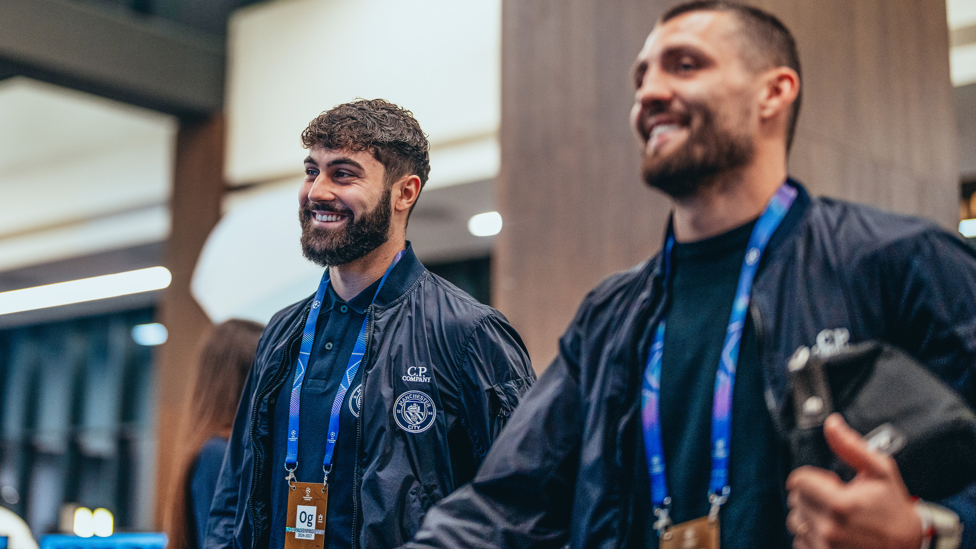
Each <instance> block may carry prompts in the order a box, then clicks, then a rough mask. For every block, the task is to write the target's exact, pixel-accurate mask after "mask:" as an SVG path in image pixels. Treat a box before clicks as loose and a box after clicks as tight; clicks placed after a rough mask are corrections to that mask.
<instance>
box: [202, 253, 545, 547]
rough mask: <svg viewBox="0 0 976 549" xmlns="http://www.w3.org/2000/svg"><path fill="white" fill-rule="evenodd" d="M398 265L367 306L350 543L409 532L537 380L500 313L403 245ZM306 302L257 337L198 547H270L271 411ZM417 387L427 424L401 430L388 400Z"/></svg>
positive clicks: (461, 478)
mask: <svg viewBox="0 0 976 549" xmlns="http://www.w3.org/2000/svg"><path fill="white" fill-rule="evenodd" d="M401 264H402V265H403V266H405V267H407V268H408V269H409V271H408V272H409V274H408V275H407V276H406V277H402V278H403V282H402V283H400V286H399V287H396V290H397V291H396V292H393V293H392V295H397V296H398V297H396V298H395V299H391V300H388V301H385V302H380V301H379V300H377V302H375V303H373V304H372V305H370V308H369V309H368V312H367V315H368V320H367V322H368V329H367V334H368V335H367V338H368V339H367V343H366V355H365V357H364V359H363V363H362V364H363V366H362V371H363V381H362V387H363V391H362V405H361V406H362V408H361V409H362V413H361V414H360V418H359V420H358V421H357V431H358V432H357V433H356V437H357V445H356V453H357V455H358V456H359V459H358V461H357V463H356V467H355V485H356V486H358V489H357V490H355V491H354V493H353V501H354V511H353V513H354V515H353V516H354V524H356V525H357V526H358V535H354V536H353V547H368V548H370V549H372V548H382V547H396V546H398V545H400V544H402V543H404V542H406V541H407V540H409V539H410V538H411V537H412V536H413V534H414V533H415V532H416V531H417V529H418V528H419V527H420V524H421V522H422V520H423V518H424V514H425V513H426V512H427V510H428V509H429V508H430V507H431V506H432V505H433V504H434V503H436V502H437V501H438V500H440V499H442V498H443V497H445V496H446V495H448V494H450V493H451V492H452V491H454V490H455V489H456V488H457V487H458V486H460V485H462V484H464V483H465V482H468V481H470V480H471V478H472V477H473V476H474V473H475V471H476V470H477V468H478V466H479V465H480V464H481V462H482V461H483V459H484V457H485V455H486V454H487V452H488V448H489V446H491V444H492V442H493V441H494V440H495V437H496V436H497V435H498V433H499V431H500V430H501V428H502V426H503V425H504V424H505V423H506V421H507V420H508V418H509V417H510V416H511V414H512V411H513V410H514V409H515V406H516V404H517V403H518V401H519V399H520V398H521V396H522V395H523V394H524V393H525V391H526V390H527V389H528V388H529V386H531V385H532V383H533V382H534V381H535V374H534V373H533V370H532V366H531V364H530V363H529V357H528V354H527V352H526V350H525V345H524V344H523V343H522V340H521V338H520V337H519V335H518V333H517V332H516V331H515V330H514V329H513V328H512V327H511V326H510V325H509V324H508V321H507V320H506V319H505V318H504V317H503V316H502V315H501V314H500V313H498V311H495V310H494V309H492V308H491V307H488V306H486V305H482V304H481V303H478V302H477V301H476V300H475V299H473V298H472V297H471V296H469V295H467V294H466V293H464V292H462V291H461V290H459V289H458V288H456V287H455V286H453V285H451V284H450V283H449V282H447V281H445V280H444V279H442V278H440V277H438V276H436V275H434V274H433V273H431V272H430V271H428V270H427V269H425V268H424V266H423V265H422V264H421V263H420V261H419V260H418V259H417V257H416V256H415V255H414V253H413V250H412V248H410V247H409V245H408V248H407V253H406V254H404V256H403V258H402V259H401ZM400 267H401V266H400V265H398V268H400ZM391 284H396V283H394V282H392V279H391V280H390V281H388V282H387V285H388V287H390V285H391ZM383 293H384V294H388V292H387V288H384V291H383ZM311 301H312V297H309V298H307V299H305V300H303V301H301V302H299V303H296V304H294V305H292V306H290V307H288V308H286V309H284V310H282V311H280V312H278V313H277V314H276V315H275V316H274V318H273V319H272V320H271V322H270V323H269V324H268V327H267V328H266V329H265V330H264V333H263V335H262V336H261V340H260V342H259V343H258V349H257V354H256V357H255V361H254V368H253V370H252V371H251V374H250V377H249V378H248V381H247V383H246V385H245V387H244V391H243V396H242V398H241V402H240V406H239V410H238V413H237V418H236V420H235V422H234V430H233V433H232V435H231V439H230V444H229V445H228V450H227V453H226V454H225V456H224V462H223V465H222V468H221V473H220V479H219V481H218V483H217V489H216V493H215V495H214V501H213V506H212V507H211V510H210V518H209V522H208V524H207V532H208V537H207V543H206V546H205V547H206V549H227V548H241V549H252V548H259V547H266V546H267V545H268V539H269V535H270V533H269V529H270V514H269V510H268V505H269V502H270V496H269V477H270V473H269V471H270V468H271V467H281V466H282V464H280V463H269V462H268V461H269V459H270V456H271V445H270V433H269V432H268V431H269V429H270V426H271V424H272V418H271V416H270V414H269V409H270V407H271V406H273V405H274V402H272V400H273V399H274V398H275V395H277V394H278V390H279V389H280V388H281V386H282V384H284V383H287V382H290V381H291V380H290V379H286V378H288V377H289V376H288V375H287V374H288V373H289V372H290V371H291V366H292V365H293V363H294V361H295V357H296V355H297V354H298V347H299V340H300V339H301V335H302V329H303V326H304V323H305V319H306V317H307V316H308V313H309V310H310V304H311ZM415 366H425V367H427V371H426V372H425V374H426V375H425V376H423V377H422V378H416V376H414V377H411V376H410V375H408V373H409V372H408V369H410V371H414V369H412V368H411V367H415ZM417 390H420V391H422V392H424V393H425V394H426V395H427V396H429V397H430V398H431V399H432V400H433V403H434V408H435V410H436V414H435V418H434V424H433V426H431V427H430V428H427V429H425V430H423V431H422V432H409V433H408V432H406V431H405V430H404V429H402V428H400V427H399V426H398V424H397V419H396V417H395V410H394V402H395V401H396V400H397V398H398V397H400V396H401V395H403V394H404V393H407V392H409V391H417ZM285 405H287V403H285Z"/></svg>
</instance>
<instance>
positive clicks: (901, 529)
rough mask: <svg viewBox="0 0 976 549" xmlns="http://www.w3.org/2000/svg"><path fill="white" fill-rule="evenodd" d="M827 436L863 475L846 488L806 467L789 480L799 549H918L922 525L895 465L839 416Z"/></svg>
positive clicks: (790, 522)
mask: <svg viewBox="0 0 976 549" xmlns="http://www.w3.org/2000/svg"><path fill="white" fill-rule="evenodd" d="M824 437H825V438H826V439H827V444H828V445H830V449H831V450H833V452H834V453H835V454H837V457H839V458H840V459H841V460H843V461H844V463H846V464H848V465H849V466H851V468H853V469H854V470H855V471H856V472H857V475H856V476H855V477H854V478H853V479H852V480H851V481H850V482H848V483H844V482H843V481H842V480H841V479H840V478H839V477H838V476H837V475H836V474H834V473H833V472H832V471H825V470H823V469H818V468H816V467H800V468H798V469H796V470H795V471H793V472H792V473H791V474H790V476H789V478H788V479H787V480H786V489H787V490H789V497H788V498H787V505H788V506H789V508H790V514H789V516H788V517H787V518H786V527H787V528H788V529H789V531H790V532H791V533H792V534H793V535H794V536H795V537H794V540H793V547H794V548H796V549H821V548H830V549H840V548H858V549H869V548H878V549H918V548H919V547H920V546H921V544H922V522H921V519H919V517H918V514H917V513H916V512H915V504H914V502H913V501H912V499H911V496H909V494H908V489H907V488H905V482H904V481H903V480H902V479H901V474H900V473H899V472H898V465H897V464H896V463H895V460H893V459H891V458H890V457H888V456H885V455H882V454H879V453H877V452H874V451H872V450H869V449H868V446H867V444H866V443H865V442H864V441H863V440H861V435H859V434H858V433H857V431H855V430H853V429H851V428H850V427H848V426H847V423H845V422H844V419H843V418H842V417H841V416H840V415H839V414H832V415H831V416H830V417H828V418H827V420H826V421H825V422H824Z"/></svg>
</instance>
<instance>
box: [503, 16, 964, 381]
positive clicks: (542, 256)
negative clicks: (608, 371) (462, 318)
mask: <svg viewBox="0 0 976 549" xmlns="http://www.w3.org/2000/svg"><path fill="white" fill-rule="evenodd" d="M671 4H672V2H670V1H662V0H654V1H648V0H623V1H620V2H600V1H598V0H561V1H559V2H554V1H551V0H505V1H504V2H503V10H502V33H503V37H502V121H501V150H502V161H501V172H500V175H499V179H498V184H497V185H498V194H499V196H498V202H499V211H500V212H501V214H502V216H503V218H504V219H505V230H503V231H502V232H501V233H500V234H499V235H498V237H497V238H498V240H497V247H496V251H495V255H494V261H493V269H494V271H493V290H492V297H493V300H494V302H495V305H496V306H497V307H498V308H499V309H500V310H501V311H502V312H503V313H505V314H506V315H507V316H508V317H509V319H510V320H511V321H512V322H513V324H514V325H515V327H516V328H517V329H518V330H519V331H520V332H521V333H522V335H523V337H524V339H525V341H526V344H527V345H528V347H529V351H530V353H531V355H532V358H533V362H534V364H535V366H536V369H537V370H538V371H542V370H543V369H545V367H546V366H548V363H549V362H550V361H551V360H552V358H553V357H554V356H555V353H556V341H557V338H558V337H559V335H560V334H561V333H562V331H563V330H564V329H565V327H566V325H567V324H568V323H569V321H570V320H571V319H572V315H573V313H574V311H575V309H576V307H577V306H578V304H579V302H580V300H581V299H582V298H583V296H584V295H585V293H586V291H587V290H588V289H590V288H592V287H593V286H594V285H595V284H596V283H597V282H598V281H600V280H601V279H603V278H604V277H606V276H607V275H608V274H610V273H612V272H614V271H617V270H620V269H623V268H626V267H628V266H630V265H633V264H635V263H637V262H639V261H641V260H643V259H645V258H647V257H648V256H650V255H651V254H652V253H654V252H655V251H657V250H658V249H659V248H660V245H661V240H662V232H663V227H664V222H665V220H666V216H667V212H668V209H669V208H668V203H667V200H666V199H665V198H664V197H663V195H661V194H659V193H657V192H654V191H651V190H649V189H647V188H645V186H644V185H643V183H642V182H641V181H640V179H639V176H638V151H637V146H636V143H635V141H634V138H633V137H632V136H631V133H630V128H629V125H628V122H627V117H628V112H629V109H630V106H631V104H632V102H633V94H634V90H633V85H632V84H631V82H630V78H629V72H630V68H631V64H632V63H633V60H634V57H635V56H636V54H637V51H638V50H639V49H640V47H641V45H642V44H643V42H644V39H645V38H646V36H647V34H648V33H649V32H650V30H651V28H652V27H653V25H654V21H655V19H656V18H657V16H658V15H659V14H660V13H661V12H662V11H663V10H664V9H666V8H667V7H668V6H670V5H671ZM756 5H758V6H760V7H763V8H766V9H768V10H770V11H772V12H773V13H775V14H777V15H778V16H780V17H781V18H782V20H783V21H784V22H785V23H786V24H787V26H789V27H790V28H791V29H792V30H793V32H794V34H795V36H796V38H797V41H798V42H799V47H800V56H801V61H802V63H803V71H804V74H803V90H804V92H803V93H804V105H803V111H802V114H801V116H800V125H799V129H798V135H797V140H796V143H795V146H794V153H793V155H792V159H791V172H792V173H793V175H795V176H796V177H798V178H800V179H801V180H802V181H804V182H805V183H806V184H807V185H808V186H809V188H810V190H811V191H812V192H813V193H814V194H828V195H832V196H837V197H841V198H846V199H850V200H856V201H860V202H867V203H871V204H875V205H877V206H879V207H882V208H887V209H894V210H898V211H902V212H908V213H916V214H920V215H924V216H927V217H931V218H934V219H936V220H938V221H939V222H940V223H941V224H942V225H944V226H946V227H947V228H948V227H952V226H954V225H955V223H957V222H958V209H959V207H958V201H959V198H958V196H959V181H958V179H957V177H958V169H957V159H956V143H955V139H956V138H955V132H954V129H955V119H954V104H953V91H952V87H951V84H950V81H949V60H948V54H947V51H948V30H947V27H946V13H945V3H944V2H943V1H942V0H858V1H857V2H849V1H848V0H824V1H818V2H810V1H808V0H767V1H763V2H756Z"/></svg>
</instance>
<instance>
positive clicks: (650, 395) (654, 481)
mask: <svg viewBox="0 0 976 549" xmlns="http://www.w3.org/2000/svg"><path fill="white" fill-rule="evenodd" d="M796 194H797V191H796V189H795V188H793V187H791V186H789V185H787V184H785V183H784V184H783V185H782V186H781V187H780V188H779V190H777V191H776V194H775V195H774V196H773V198H772V199H771V200H770V201H769V204H768V205H767V206H766V209H765V211H763V214H762V215H761V216H760V217H759V220H758V221H756V225H755V227H753V229H752V235H751V236H750V237H749V244H748V246H747V247H746V256H745V259H744V260H743V262H742V268H741V270H740V271H739V283H738V286H737V287H736V291H735V301H734V302H733V304H732V314H731V315H730V316H729V325H728V328H727V329H726V332H725V342H724V343H723V344H722V354H721V358H720V360H719V365H718V372H717V373H716V375H715V396H714V399H713V402H712V440H711V444H712V474H711V479H710V480H709V485H708V495H709V497H708V500H709V502H710V503H711V504H712V507H711V511H710V513H709V516H710V517H717V516H718V509H719V507H720V506H721V505H722V504H723V503H725V501H726V500H727V499H728V495H729V438H730V436H731V434H732V390H733V388H734V386H735V370H736V367H737V365H738V363H739V341H740V340H741V339H742V328H743V326H744V325H745V318H746V312H747V311H748V310H749V298H750V296H751V294H752V281H753V279H755V277H756V271H757V270H758V268H759V260H760V259H761V258H762V254H763V251H764V250H765V249H766V245H767V244H769V239H770V238H771V237H772V236H773V233H774V232H775V231H776V228H777V227H779V225H780V223H781V222H782V221H783V218H784V217H786V212H787V211H789V209H790V206H791V205H792V204H793V201H794V200H795V199H796ZM673 248H674V233H673V231H672V229H671V228H670V227H669V228H668V237H667V241H666V243H665V247H664V254H663V261H664V277H665V284H667V281H668V279H669V278H670V275H671V250H672V249H673ZM664 326H665V319H664V318H662V319H661V321H660V323H659V324H658V325H657V329H656V330H655V332H654V340H653V342H652V343H651V349H650V352H649V353H648V357H647V367H646V369H645V371H644V380H643V383H642V387H641V409H642V414H641V415H642V422H643V427H644V451H645V453H646V454H647V463H648V471H649V472H650V478H651V501H652V502H653V503H654V514H655V516H657V521H656V522H655V524H654V528H656V529H657V530H658V532H661V531H663V530H665V529H667V527H668V526H670V524H671V519H670V517H669V512H670V509H669V506H670V503H671V499H670V498H669V497H668V486H667V477H666V475H665V467H664V443H663V442H662V441H661V416H660V395H661V357H662V355H663V353H664Z"/></svg>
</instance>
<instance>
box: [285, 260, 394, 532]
mask: <svg viewBox="0 0 976 549" xmlns="http://www.w3.org/2000/svg"><path fill="white" fill-rule="evenodd" d="M403 263H404V261H401V262H400V263H398V264H397V266H396V267H394V268H393V271H391V272H390V276H389V278H388V279H387V281H386V284H385V285H384V287H383V292H382V293H383V294H384V295H387V294H388V291H387V290H388V289H389V290H390V291H396V289H397V288H398V287H399V286H400V284H399V283H397V282H399V280H396V281H395V280H394V279H395V278H397V279H399V278H403V277H404V276H405V274H406V272H407V269H405V268H401V267H404V265H403ZM379 283H380V281H379V280H377V281H376V282H374V283H373V284H372V285H371V286H370V287H368V288H366V289H365V290H363V291H362V292H361V293H360V294H359V295H357V296H356V297H354V298H353V299H350V300H349V301H348V302H345V301H343V300H342V299H341V298H340V297H339V296H338V295H337V294H336V293H335V291H334V290H333V289H332V286H331V285H330V286H329V290H328V292H327V293H326V298H325V299H324V303H323V306H322V310H321V312H320V313H319V319H318V323H317V324H316V326H315V340H314V342H313V343H312V352H311V358H310V359H309V364H308V370H307V371H306V373H305V380H304V382H303V384H302V400H301V411H300V413H299V440H298V470H297V471H296V472H295V476H296V477H297V478H298V481H299V482H322V477H323V471H322V460H323V459H324V457H325V439H326V436H327V432H328V425H329V414H330V411H331V408H332V403H333V401H334V400H335V396H336V392H337V391H338V389H339V384H340V383H341V381H342V378H343V376H344V375H345V373H346V368H347V366H348V365H349V357H350V356H351V355H352V351H353V347H354V346H355V344H356V338H357V337H358V336H359V330H360V328H362V325H363V320H364V319H365V318H366V309H367V308H368V307H369V305H370V303H372V300H373V296H374V294H376V288H377V287H378V286H379ZM377 301H378V302H379V301H383V300H380V299H379V298H377ZM294 351H295V352H294V353H292V356H295V355H297V345H296V349H295V350H294ZM294 378H295V364H294V363H292V364H291V365H290V366H289V370H288V377H287V380H288V381H287V382H286V383H284V384H283V385H282V387H281V389H280V390H279V391H278V395H277V398H276V399H275V405H274V411H273V413H272V416H273V427H272V431H271V447H272V458H271V463H270V464H269V467H271V539H270V547H272V548H282V547H284V543H285V526H286V524H285V522H286V518H287V512H288V508H287V505H288V485H287V482H286V480H285V479H286V478H287V476H288V473H287V471H285V467H284V463H285V454H286V453H287V448H286V445H287V440H286V439H287V432H288V411H289V410H288V406H289V401H290V398H291V388H292V381H293V380H294ZM361 382H362V368H360V370H359V372H357V374H356V378H355V379H354V380H353V382H352V384H351V385H350V386H349V391H348V392H347V393H346V396H345V400H344V401H343V403H342V406H341V407H340V408H339V410H340V415H339V436H338V439H337V440H336V446H335V451H334V454H333V458H332V472H331V473H329V504H328V509H327V511H326V512H327V516H326V523H325V547H328V548H332V549H338V548H347V547H351V546H352V537H353V532H354V530H355V525H354V524H352V516H353V498H352V494H353V492H352V491H353V490H354V488H355V482H354V479H353V475H354V469H355V459H356V420H357V418H358V417H359V405H360V404H361V400H360V399H359V398H358V397H359V395H360V391H359V387H360V383H361Z"/></svg>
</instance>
